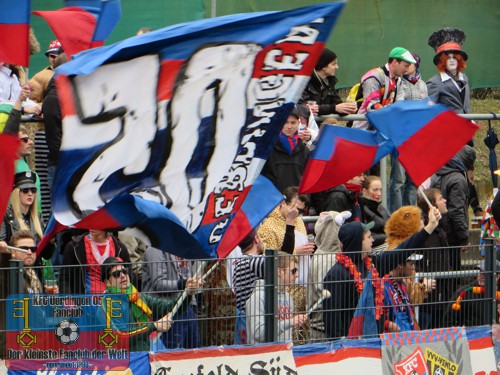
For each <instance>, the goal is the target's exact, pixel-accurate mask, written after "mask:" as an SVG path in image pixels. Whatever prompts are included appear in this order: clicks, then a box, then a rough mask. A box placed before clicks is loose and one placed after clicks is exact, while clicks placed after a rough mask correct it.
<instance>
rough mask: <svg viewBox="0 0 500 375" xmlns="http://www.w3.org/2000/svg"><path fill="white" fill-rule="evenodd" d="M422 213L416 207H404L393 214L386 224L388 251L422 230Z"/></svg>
mask: <svg viewBox="0 0 500 375" xmlns="http://www.w3.org/2000/svg"><path fill="white" fill-rule="evenodd" d="M421 217H422V211H421V210H420V208H418V207H416V206H403V207H401V208H399V209H397V210H396V211H394V212H393V214H392V215H391V217H390V218H389V219H388V220H387V222H386V223H385V234H386V235H387V249H394V248H395V247H397V246H398V245H399V244H401V242H403V241H405V240H407V239H408V238H410V237H411V236H413V235H414V234H415V233H417V232H418V230H419V229H420V219H421Z"/></svg>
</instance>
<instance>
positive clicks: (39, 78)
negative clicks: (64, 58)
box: [29, 40, 63, 103]
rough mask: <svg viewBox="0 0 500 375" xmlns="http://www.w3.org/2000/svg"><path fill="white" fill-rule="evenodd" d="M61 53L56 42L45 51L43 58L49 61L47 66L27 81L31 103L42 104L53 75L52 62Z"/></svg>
mask: <svg viewBox="0 0 500 375" xmlns="http://www.w3.org/2000/svg"><path fill="white" fill-rule="evenodd" d="M61 52H63V49H62V46H61V43H60V42H59V41H58V40H53V41H52V42H50V45H49V48H48V49H47V51H45V56H47V58H48V59H49V66H48V67H46V68H44V69H42V70H41V71H39V72H38V73H36V74H35V75H34V76H33V78H31V79H30V81H29V84H30V87H31V99H32V100H33V101H35V102H37V103H42V102H43V98H44V96H45V93H46V92H47V87H48V85H49V82H50V80H51V78H52V76H53V75H54V69H55V66H54V62H55V61H56V58H57V57H58V56H59V54H60V53H61Z"/></svg>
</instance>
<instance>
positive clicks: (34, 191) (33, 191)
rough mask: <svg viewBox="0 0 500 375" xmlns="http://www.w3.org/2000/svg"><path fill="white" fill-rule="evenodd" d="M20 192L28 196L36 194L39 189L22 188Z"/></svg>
mask: <svg viewBox="0 0 500 375" xmlns="http://www.w3.org/2000/svg"><path fill="white" fill-rule="evenodd" d="M19 191H20V192H21V193H23V194H28V193H29V192H31V193H33V194H36V192H37V191H38V189H37V188H36V187H34V188H22V189H19Z"/></svg>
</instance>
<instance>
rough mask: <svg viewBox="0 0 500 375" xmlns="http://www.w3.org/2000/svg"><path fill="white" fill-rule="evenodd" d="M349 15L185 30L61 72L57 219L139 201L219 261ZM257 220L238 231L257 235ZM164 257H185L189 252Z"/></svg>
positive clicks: (329, 13) (299, 12) (73, 220)
mask: <svg viewBox="0 0 500 375" xmlns="http://www.w3.org/2000/svg"><path fill="white" fill-rule="evenodd" d="M343 6H344V4H343V3H327V4H319V5H315V6H311V7H306V8H301V9H294V10H288V11H283V12H262V13H251V14H241V15H231V16H226V17H221V18H213V19H207V20H202V21H196V22H192V23H186V24H181V25H176V26H172V27H168V28H165V29H161V30H156V31H154V32H151V33H148V34H144V35H141V36H140V37H134V38H130V39H127V40H125V41H122V42H120V43H117V44H115V45H112V46H109V47H101V48H99V49H94V50H89V51H85V52H83V53H81V54H80V55H78V56H77V58H76V59H74V60H73V61H71V62H69V63H67V64H64V65H62V66H61V67H60V68H59V69H58V75H57V77H56V84H57V86H58V94H59V97H60V101H61V109H62V113H63V139H62V145H61V158H60V163H59V165H58V171H57V174H56V176H55V181H54V187H53V199H52V204H53V212H54V215H55V218H56V219H57V220H58V221H59V222H60V223H61V224H62V225H68V226H75V225H77V223H79V222H80V221H81V220H83V219H84V218H86V217H87V216H89V215H90V214H92V213H94V212H96V211H97V210H99V209H101V208H104V209H106V206H107V204H109V203H110V202H112V201H113V199H115V198H116V197H118V196H122V195H129V194H132V195H134V196H140V197H141V198H142V199H145V200H148V201H152V202H154V203H155V204H157V205H161V206H163V207H164V208H165V209H166V210H169V211H171V212H172V213H173V215H175V217H177V218H178V220H179V221H180V222H181V223H182V225H183V226H184V227H185V229H186V230H187V231H188V232H189V233H191V234H192V235H193V236H194V237H196V239H197V240H198V242H199V243H200V245H201V247H202V248H203V250H204V251H205V253H206V255H207V256H215V255H216V252H215V249H218V248H219V244H220V241H221V240H222V238H223V234H224V233H225V232H226V229H227V228H228V227H229V224H230V223H231V222H232V218H238V217H239V216H241V215H242V213H246V212H247V211H246V210H245V206H243V205H244V202H245V198H247V195H248V194H250V193H249V192H250V191H251V187H252V186H253V184H254V182H255V180H256V179H257V176H259V174H260V171H261V169H262V167H263V165H264V163H265V161H266V159H267V157H268V155H269V153H270V152H271V150H272V147H273V145H274V143H275V142H276V140H277V137H278V134H279V131H280V130H281V128H282V126H283V124H284V122H285V121H286V118H287V117H288V114H289V112H290V111H291V109H292V108H293V105H294V102H296V101H297V99H298V98H299V97H300V95H301V93H302V91H303V89H304V87H305V85H306V84H307V82H308V80H309V77H310V75H311V73H312V71H313V68H314V66H315V64H316V61H317V60H318V58H319V54H320V53H321V52H322V50H323V48H324V44H325V41H326V39H327V37H328V34H329V33H330V30H331V29H332V27H333V25H334V23H335V21H336V19H337V17H338V15H339V13H340V11H341V9H342V8H343ZM264 191H266V189H264ZM267 191H269V190H268V189H267ZM260 194H263V195H262V197H266V198H267V196H266V194H269V193H265V192H264V193H262V192H261V193H260ZM280 199H281V198H280ZM263 201H264V200H263ZM242 208H243V209H242ZM268 209H269V211H270V210H271V209H272V207H268V206H267V205H266V206H265V207H263V208H262V211H263V212H265V211H267V210H268ZM238 213H240V214H239V215H238ZM264 216H265V215H264ZM246 220H247V224H245V225H243V226H240V225H241V224H234V225H235V226H236V227H240V228H242V227H245V228H246V229H248V227H250V226H254V225H255V222H256V220H254V218H252V217H249V216H248V215H246ZM237 221H239V219H238V220H237ZM240 223H241V222H240ZM108 229H110V228H108ZM246 229H245V230H241V231H240V233H241V234H242V236H244V235H243V233H244V232H246ZM166 237H167V241H168V238H169V236H166ZM238 241H239V240H238V239H237V238H233V239H231V241H230V243H237V242H238ZM228 243H229V242H228ZM227 246H229V245H227ZM163 250H166V251H169V252H172V253H174V254H179V253H181V256H183V254H182V251H183V249H182V247H181V246H180V247H178V248H176V249H173V248H168V249H166V248H163ZM225 251H226V250H223V252H225ZM184 257H185V256H184Z"/></svg>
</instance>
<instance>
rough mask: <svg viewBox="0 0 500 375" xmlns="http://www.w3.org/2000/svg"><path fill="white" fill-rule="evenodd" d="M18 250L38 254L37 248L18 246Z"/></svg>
mask: <svg viewBox="0 0 500 375" xmlns="http://www.w3.org/2000/svg"><path fill="white" fill-rule="evenodd" d="M18 248H20V249H23V250H29V251H31V252H32V253H36V246H18Z"/></svg>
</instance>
